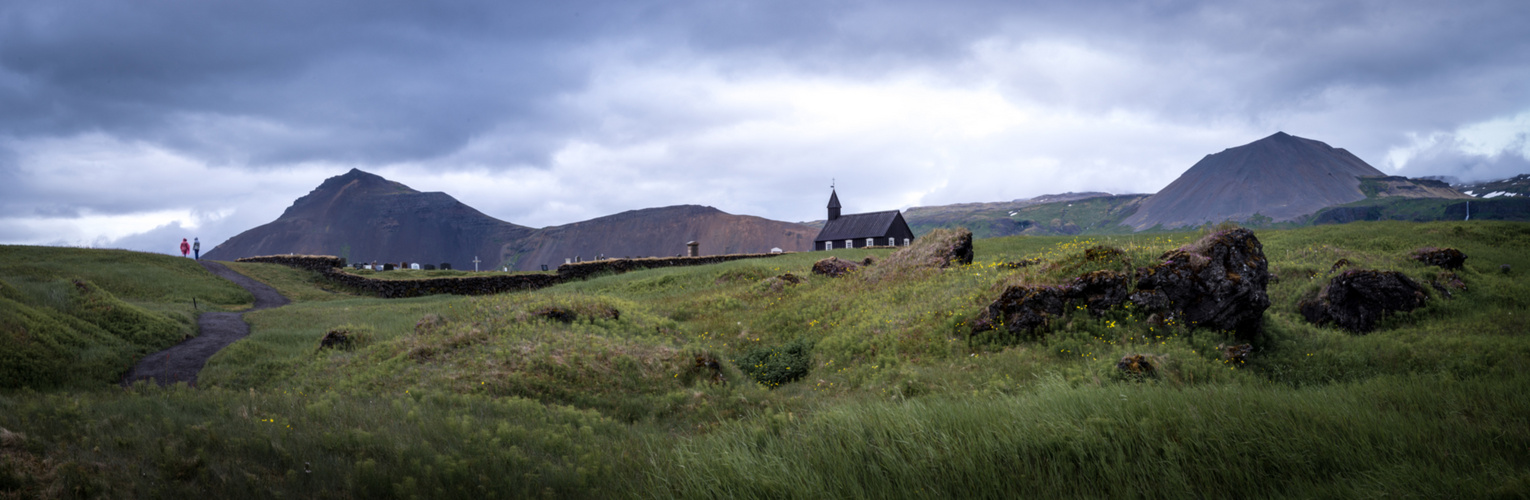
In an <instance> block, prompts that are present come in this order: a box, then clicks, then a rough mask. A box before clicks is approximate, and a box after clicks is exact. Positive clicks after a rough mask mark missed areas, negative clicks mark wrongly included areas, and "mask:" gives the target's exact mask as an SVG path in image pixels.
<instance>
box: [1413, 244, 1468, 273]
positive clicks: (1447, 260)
mask: <svg viewBox="0 0 1530 500" xmlns="http://www.w3.org/2000/svg"><path fill="white" fill-rule="evenodd" d="M1413 260H1416V261H1419V262H1423V263H1425V264H1429V265H1431V266H1438V267H1442V268H1445V269H1460V268H1461V265H1462V264H1465V263H1466V254H1464V253H1461V251H1460V250H1456V249H1454V248H1435V247H1427V248H1420V249H1418V250H1415V251H1414V252H1413Z"/></svg>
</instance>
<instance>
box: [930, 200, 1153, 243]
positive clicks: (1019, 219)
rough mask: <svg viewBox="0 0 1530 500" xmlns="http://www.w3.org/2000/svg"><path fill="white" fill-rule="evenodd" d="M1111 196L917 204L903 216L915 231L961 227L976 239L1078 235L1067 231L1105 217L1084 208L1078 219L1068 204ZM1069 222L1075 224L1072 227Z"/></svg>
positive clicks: (1077, 212) (1078, 212)
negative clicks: (1099, 217)
mask: <svg viewBox="0 0 1530 500" xmlns="http://www.w3.org/2000/svg"><path fill="white" fill-rule="evenodd" d="M1110 196H1111V194H1110V193H1100V192H1088V193H1062V194H1048V195H1042V196H1037V197H1035V198H1030V199H1020V200H1014V201H1000V202H990V203H957V204H953V205H936V206H928V207H913V208H910V209H908V210H905V211H904V212H903V219H904V220H905V221H907V222H908V225H909V228H910V229H913V230H914V234H924V233H927V232H929V231H930V230H932V229H935V228H957V227H965V228H967V229H970V230H971V231H972V235H973V237H976V238H997V237H1000V236H1013V235H1016V234H1076V233H1069V232H1067V231H1070V230H1073V228H1079V227H1084V226H1094V225H1099V224H1100V223H1101V220H1100V219H1098V218H1091V217H1090V216H1089V215H1087V214H1086V213H1085V212H1086V211H1084V210H1079V211H1074V215H1081V216H1084V218H1083V219H1078V220H1075V219H1074V218H1073V217H1071V216H1069V215H1068V208H1069V207H1068V204H1069V203H1071V202H1074V201H1078V200H1087V199H1096V198H1103V197H1110ZM1127 196H1138V197H1141V196H1146V195H1127ZM1091 205H1092V204H1091ZM1042 207H1051V208H1042ZM1053 219H1058V224H1056V225H1052V224H1051V222H1052V221H1053ZM1086 219H1087V220H1086ZM1069 223H1071V224H1073V225H1072V226H1068V224H1069Z"/></svg>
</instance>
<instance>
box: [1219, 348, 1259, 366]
mask: <svg viewBox="0 0 1530 500" xmlns="http://www.w3.org/2000/svg"><path fill="white" fill-rule="evenodd" d="M1217 350H1219V351H1221V352H1222V362H1223V363H1227V364H1233V363H1237V364H1240V365H1241V364H1243V363H1247V362H1248V355H1249V354H1250V353H1252V352H1254V346H1253V345H1251V344H1238V345H1222V344H1218V345H1217Z"/></svg>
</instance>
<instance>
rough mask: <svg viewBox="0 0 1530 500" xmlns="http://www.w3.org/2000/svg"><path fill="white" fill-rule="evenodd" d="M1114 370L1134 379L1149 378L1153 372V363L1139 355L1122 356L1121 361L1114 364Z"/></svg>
mask: <svg viewBox="0 0 1530 500" xmlns="http://www.w3.org/2000/svg"><path fill="white" fill-rule="evenodd" d="M1116 369H1117V370H1121V373H1125V374H1127V375H1132V376H1136V377H1145V376H1151V375H1153V371H1154V368H1153V362H1152V361H1151V360H1149V359H1148V357H1147V356H1143V355H1141V354H1128V355H1126V356H1122V357H1121V360H1120V361H1117V362H1116Z"/></svg>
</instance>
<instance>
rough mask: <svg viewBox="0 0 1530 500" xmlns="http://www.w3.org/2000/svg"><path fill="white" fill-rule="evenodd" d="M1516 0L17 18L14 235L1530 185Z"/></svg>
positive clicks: (10, 158) (125, 240) (9, 86)
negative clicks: (292, 216) (1264, 169)
mask: <svg viewBox="0 0 1530 500" xmlns="http://www.w3.org/2000/svg"><path fill="white" fill-rule="evenodd" d="M1527 27H1530V5H1527V4H1526V3H1525V2H1524V1H1523V0H1508V1H1501V2H1499V1H1471V2H1439V1H1406V0H1382V1H1374V2H1339V1H1310V2H1309V1H1278V2H1277V1H1269V0H1258V1H1249V2H1238V1H1226V0H1218V1H1205V2H1196V1H1143V2H1023V1H1015V0H1003V1H994V2H986V1H968V2H960V1H957V2H953V1H950V0H946V1H885V0H884V1H875V2H858V1H835V0H803V1H794V0H771V1H751V0H738V1H736V0H701V1H695V2H688V1H682V0H664V1H656V2H649V1H644V0H615V1H609V2H579V1H569V2H508V1H482V2H479V1H451V2H415V1H377V0H369V1H356V2H334V1H323V0H304V1H279V2H263V1H248V0H246V1H221V0H211V1H208V0H184V1H177V0H147V1H135V2H123V1H120V0H99V1H71V0H42V1H29V0H6V1H4V2H0V243H27V244H55V245H87V246H98V247H117V248H131V249H139V250H150V251H162V252H174V251H175V250H174V247H175V245H177V244H178V243H179V242H180V238H182V237H191V236H200V237H201V239H202V240H203V241H204V243H206V245H204V250H206V249H210V248H211V247H212V246H213V245H215V244H217V243H220V242H222V241H223V240H225V239H227V238H229V237H231V236H233V235H235V234H238V233H239V232H242V231H244V230H246V229H250V228H252V227H255V226H257V225H260V224H264V223H266V222H270V221H271V220H273V219H275V218H276V217H278V216H279V215H281V212H282V210H283V209H285V208H286V207H287V206H288V205H290V204H291V203H292V201H293V200H294V199H296V198H298V197H299V196H302V195H304V194H306V193H308V192H309V191H310V190H312V189H313V188H315V187H317V186H318V185H319V183H321V182H323V180H324V179H325V178H328V177H331V176H335V175H340V174H343V173H345V172H346V171H348V170H350V169H351V168H360V169H362V170H365V171H368V172H372V173H376V174H379V175H382V176H384V177H387V178H389V179H392V180H396V181H399V182H403V183H404V184H407V185H409V186H411V187H413V188H415V189H418V190H421V191H443V192H446V193H448V194H450V195H452V196H454V197H456V198H457V199H459V200H461V201H462V202H464V203H467V204H468V205H471V206H473V207H475V208H477V209H479V210H481V211H483V212H484V213H486V214H488V215H491V216H494V217H497V218H500V219H503V220H506V221H509V222H513V223H517V224H522V225H527V226H533V227H542V226H548V225H558V224H566V223H569V222H574V221H579V220H585V219H589V218H593V217H598V216H602V215H608V214H612V213H616V212H621V211H624V210H632V209H638V208H647V207H658V206H667V205H677V204H700V205H711V206H714V207H717V208H719V209H721V210H723V211H726V212H730V213H735V214H749V215H759V216H763V217H769V218H773V219H779V220H788V221H804V220H813V219H819V218H822V217H823V216H824V208H823V206H824V204H825V202H826V200H827V197H828V188H829V184H830V182H831V179H833V180H834V182H837V184H838V187H839V194H840V199H841V200H842V201H843V202H844V205H845V211H846V213H854V212H864V211H874V210H888V209H895V208H907V207H909V206H916V205H940V204H949V203H961V202H982V201H1001V200H1011V199H1017V198H1029V197H1033V196H1037V195H1042V194H1049V193H1061V192H1067V191H1107V192H1112V193H1151V192H1155V191H1157V190H1158V189H1160V188H1162V187H1163V186H1165V185H1167V184H1168V183H1169V182H1171V181H1173V180H1174V178H1175V177H1177V176H1178V175H1179V174H1181V173H1182V172H1184V171H1185V170H1186V169H1188V168H1189V167H1190V166H1191V165H1193V164H1194V163H1195V162H1196V161H1198V160H1199V159H1200V158H1201V157H1202V156H1205V155H1207V154H1211V153H1216V152H1218V151H1221V150H1223V149H1226V148H1229V147H1234V146H1238V145H1242V144H1245V143H1248V142H1251V141H1254V140H1257V139H1259V138H1262V137H1265V136H1268V135H1270V134H1272V133H1275V132H1276V131H1285V132H1287V133H1290V134H1293V135H1298V136H1302V137H1307V138H1311V139H1316V140H1320V141H1324V142H1327V143H1328V144H1330V145H1332V146H1335V147H1342V148H1346V149H1348V150H1350V151H1351V152H1353V153H1355V154H1356V155H1358V156H1359V157H1360V158H1361V159H1363V160H1365V161H1367V162H1369V163H1370V164H1371V165H1373V166H1375V167H1376V168H1378V169H1381V170H1382V171H1384V172H1388V173H1396V174H1400V175H1409V176H1424V175H1450V176H1455V177H1458V178H1460V179H1462V180H1483V179H1495V178H1502V177H1509V176H1512V175H1515V174H1519V173H1526V172H1530V160H1527V157H1530V146H1527V135H1530V28H1527Z"/></svg>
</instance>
